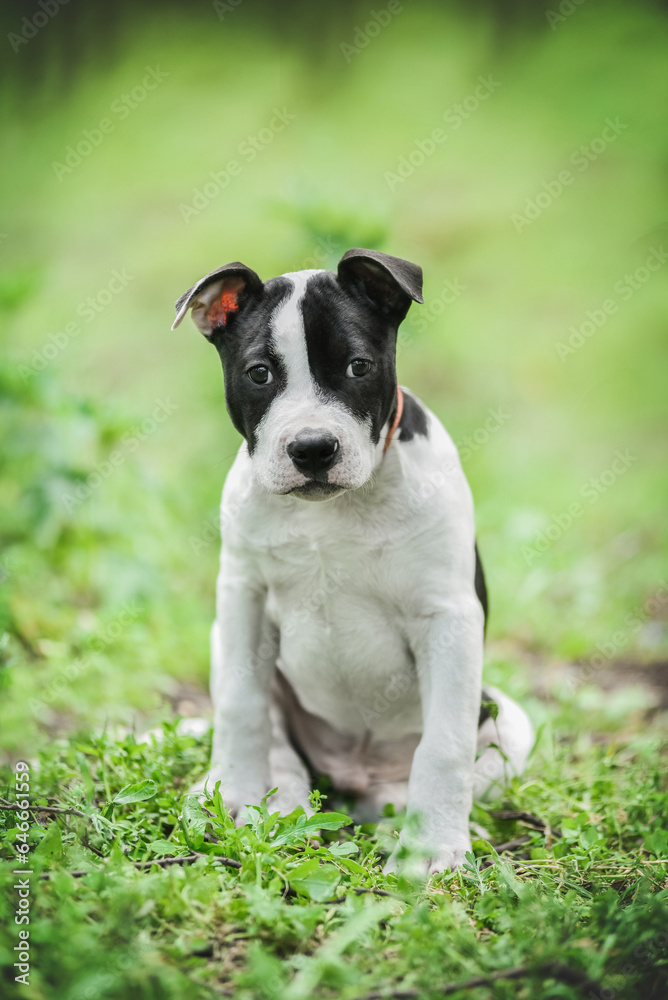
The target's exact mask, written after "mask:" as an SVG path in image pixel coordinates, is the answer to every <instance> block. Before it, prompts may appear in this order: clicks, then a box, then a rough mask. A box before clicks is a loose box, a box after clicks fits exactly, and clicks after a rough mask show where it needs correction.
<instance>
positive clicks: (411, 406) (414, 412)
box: [399, 390, 428, 441]
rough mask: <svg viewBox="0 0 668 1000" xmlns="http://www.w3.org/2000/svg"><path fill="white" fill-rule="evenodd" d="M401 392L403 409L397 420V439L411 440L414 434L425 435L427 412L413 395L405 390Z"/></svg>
mask: <svg viewBox="0 0 668 1000" xmlns="http://www.w3.org/2000/svg"><path fill="white" fill-rule="evenodd" d="M403 394H404V410H403V413H402V414H401V420H400V421H399V430H400V434H399V441H412V440H413V438H414V437H415V435H416V434H421V435H422V437H427V436H428V434H427V414H426V413H425V412H424V410H423V409H422V407H421V406H420V404H419V403H418V401H417V399H415V397H414V396H411V395H409V393H407V392H406V391H405V390H403Z"/></svg>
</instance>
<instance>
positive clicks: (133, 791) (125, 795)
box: [112, 778, 158, 806]
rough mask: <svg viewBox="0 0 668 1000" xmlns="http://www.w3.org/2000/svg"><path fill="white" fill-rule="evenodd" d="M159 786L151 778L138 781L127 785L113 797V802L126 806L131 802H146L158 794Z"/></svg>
mask: <svg viewBox="0 0 668 1000" xmlns="http://www.w3.org/2000/svg"><path fill="white" fill-rule="evenodd" d="M157 792H158V786H157V785H156V783H155V781H152V780H151V778H146V779H145V780H144V781H139V782H137V784H136V785H126V786H125V788H121V790H120V792H119V793H118V794H117V795H115V796H114V798H113V799H112V804H113V805H116V806H126V805H129V804H130V803H131V802H145V801H146V800H147V799H152V798H153V796H154V795H157Z"/></svg>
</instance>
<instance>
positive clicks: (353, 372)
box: [346, 358, 371, 378]
mask: <svg viewBox="0 0 668 1000" xmlns="http://www.w3.org/2000/svg"><path fill="white" fill-rule="evenodd" d="M370 370H371V362H370V361H366V360H365V359H364V358H355V359H354V360H353V361H351V362H350V364H349V365H348V367H347V369H346V375H348V376H351V377H352V378H359V377H360V375H367V374H368V373H369V371H370Z"/></svg>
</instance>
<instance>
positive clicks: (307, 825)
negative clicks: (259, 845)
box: [272, 813, 352, 845]
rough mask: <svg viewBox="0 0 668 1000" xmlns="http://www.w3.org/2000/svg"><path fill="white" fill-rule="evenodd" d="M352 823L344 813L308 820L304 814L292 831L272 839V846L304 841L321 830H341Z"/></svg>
mask: <svg viewBox="0 0 668 1000" xmlns="http://www.w3.org/2000/svg"><path fill="white" fill-rule="evenodd" d="M351 822H352V820H351V819H350V817H349V816H346V815H345V814H344V813H316V814H315V816H311V817H308V818H307V816H306V815H305V814H304V813H302V815H301V816H299V817H298V819H297V822H296V823H295V825H294V826H293V827H292V828H291V829H290V830H286V831H285V832H284V833H279V835H278V836H277V837H274V838H273V839H272V844H276V845H279V844H290V843H293V842H294V841H295V840H303V839H305V838H307V837H310V836H312V835H313V834H317V833H318V832H319V831H320V830H340V829H341V827H342V826H349V825H350V823H351Z"/></svg>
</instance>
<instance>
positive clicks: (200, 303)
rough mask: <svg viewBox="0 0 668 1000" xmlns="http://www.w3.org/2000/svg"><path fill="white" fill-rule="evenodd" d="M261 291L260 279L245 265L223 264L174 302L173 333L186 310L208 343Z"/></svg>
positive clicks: (237, 263) (262, 286)
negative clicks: (190, 312)
mask: <svg viewBox="0 0 668 1000" xmlns="http://www.w3.org/2000/svg"><path fill="white" fill-rule="evenodd" d="M263 291H264V285H263V284H262V280H261V278H259V277H258V275H257V274H256V273H255V271H252V270H251V269H250V267H246V265H245V264H241V263H239V261H238V260H237V261H234V262H233V263H232V264H225V266H224V267H219V268H218V269H217V270H216V271H211V273H210V274H207V275H205V276H204V277H203V278H200V280H199V281H198V282H197V283H196V284H195V285H193V286H192V288H189V289H188V291H187V292H184V294H183V295H182V296H181V298H180V299H178V300H177V302H176V319H175V320H174V322H173V323H172V330H175V329H176V328H177V326H178V325H179V323H180V322H181V320H182V319H183V317H184V316H185V314H186V313H187V312H188V310H189V309H192V311H193V312H192V317H193V322H194V324H195V326H196V327H197V329H198V330H199V331H200V332H201V333H203V334H204V336H205V337H207V338H208V339H209V340H210V339H211V337H212V335H213V332H214V330H224V329H225V328H226V327H227V325H228V323H229V321H230V316H232V315H234V314H235V313H237V312H238V311H239V309H240V308H241V306H243V304H244V302H245V301H246V299H247V298H248V297H250V296H257V297H259V296H260V295H262V292H263Z"/></svg>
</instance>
